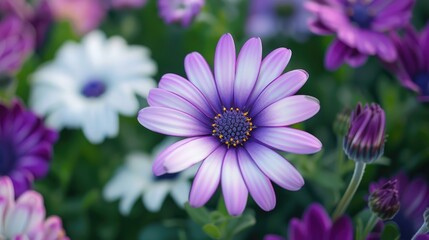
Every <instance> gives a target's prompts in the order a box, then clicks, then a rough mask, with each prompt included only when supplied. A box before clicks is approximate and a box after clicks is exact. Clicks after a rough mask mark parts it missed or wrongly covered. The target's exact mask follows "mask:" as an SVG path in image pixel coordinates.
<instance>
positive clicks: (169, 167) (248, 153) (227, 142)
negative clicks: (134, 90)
mask: <svg viewBox="0 0 429 240" xmlns="http://www.w3.org/2000/svg"><path fill="white" fill-rule="evenodd" d="M290 57H291V51H290V50H289V49H286V48H279V49H276V50H274V51H273V52H271V53H270V54H269V55H268V56H267V57H266V58H265V59H264V60H263V61H262V43H261V40H260V39H259V38H251V39H250V40H248V41H247V42H246V43H245V44H244V46H243V47H242V49H241V51H240V53H239V55H238V58H237V59H236V52H235V44H234V40H233V38H232V36H231V35H230V34H225V35H223V36H222V37H221V39H220V40H219V42H218V45H217V48H216V53H215V59H214V76H213V74H212V71H211V69H210V67H209V65H208V64H207V62H206V60H205V59H204V58H203V57H202V56H201V55H200V54H199V53H197V52H194V53H191V54H188V56H186V59H185V71H186V74H187V75H188V78H189V80H190V81H188V80H187V79H185V78H182V77H180V76H178V75H175V74H166V75H164V76H163V77H162V79H161V82H160V83H159V88H156V89H152V90H151V91H150V93H149V97H148V102H149V105H150V107H147V108H144V109H142V110H141V111H140V112H139V115H138V120H139V122H140V124H142V125H143V126H145V127H146V128H148V129H150V130H152V131H155V132H158V133H162V134H166V135H171V136H181V137H187V138H186V139H184V140H182V141H179V142H177V143H175V144H173V145H171V146H170V147H168V148H167V149H166V150H164V151H163V152H162V153H161V154H160V155H159V156H158V157H157V158H156V159H155V162H154V165H153V171H154V173H155V175H157V176H159V175H162V174H165V173H176V172H180V171H182V170H184V169H186V168H189V167H190V166H192V165H194V164H196V163H199V162H201V161H203V160H204V161H203V163H202V164H201V167H200V168H199V170H198V173H197V174H196V177H195V180H194V183H193V186H192V189H191V193H190V200H189V202H190V204H191V206H193V207H200V206H203V205H204V204H205V203H206V202H207V201H208V200H209V199H210V197H211V196H212V195H213V193H214V192H215V191H216V189H217V187H218V185H219V182H221V184H222V191H223V196H224V199H225V203H226V207H227V209H228V212H229V213H230V214H231V215H240V214H241V213H242V212H243V211H244V208H245V206H246V202H247V196H248V193H249V192H250V194H251V196H252V197H253V199H254V200H255V201H256V203H257V204H258V205H259V206H260V207H261V208H262V209H264V210H265V211H269V210H272V209H273V208H274V207H275V204H276V197H275V193H274V190H273V186H272V184H271V181H273V182H275V183H277V184H278V185H280V186H281V187H283V188H285V189H288V190H292V191H296V190H299V189H300V188H301V187H302V186H303V185H304V180H303V178H302V176H301V174H300V173H299V172H298V171H297V170H296V169H295V168H294V167H293V166H292V165H291V164H290V163H289V162H288V161H287V160H285V159H284V158H283V157H282V156H281V155H279V154H278V153H276V152H275V151H274V150H273V149H278V150H281V151H286V152H291V153H298V154H309V153H315V152H318V151H319V150H320V149H321V147H322V144H321V142H320V141H319V140H318V139H317V138H316V137H314V136H313V135H310V134H308V133H307V132H304V131H301V130H297V129H294V128H290V127H289V126H290V125H292V124H295V123H298V122H301V121H304V120H307V119H309V118H311V117H312V116H314V115H315V114H316V113H317V112H318V111H319V108H320V106H319V101H318V100H317V99H315V98H313V97H310V96H304V95H297V96H293V95H294V94H295V93H296V92H297V91H298V90H299V89H300V88H301V87H302V86H303V85H304V83H305V82H306V80H307V78H308V74H307V73H306V72H305V71H303V70H293V71H290V72H287V73H284V74H282V73H283V71H284V68H285V67H286V65H287V64H288V62H289V60H290ZM270 180H271V181H270Z"/></svg>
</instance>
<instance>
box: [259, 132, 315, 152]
mask: <svg viewBox="0 0 429 240" xmlns="http://www.w3.org/2000/svg"><path fill="white" fill-rule="evenodd" d="M253 137H254V138H255V139H257V140H258V141H260V142H262V143H263V144H265V145H268V146H270V147H273V148H276V149H278V150H281V151H285V152H290V153H297V154H311V153H316V152H318V151H320V149H321V148H322V143H321V142H320V141H319V139H317V138H316V137H314V136H313V135H311V134H309V133H307V132H304V131H301V130H298V129H293V128H288V127H273V128H267V127H261V128H258V129H257V131H255V132H254V133H253Z"/></svg>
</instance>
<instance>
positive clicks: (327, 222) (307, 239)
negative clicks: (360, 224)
mask: <svg viewBox="0 0 429 240" xmlns="http://www.w3.org/2000/svg"><path fill="white" fill-rule="evenodd" d="M313 239H341V240H352V239H353V225H352V221H351V220H350V218H348V217H346V216H343V217H340V218H338V219H337V220H336V221H335V222H334V223H332V220H331V219H330V217H329V215H328V214H327V213H326V210H325V209H324V208H323V207H322V206H320V205H319V204H311V205H310V207H309V208H308V209H307V211H306V212H305V213H304V216H303V217H302V220H301V219H297V218H294V219H292V220H291V221H290V223H289V240H313Z"/></svg>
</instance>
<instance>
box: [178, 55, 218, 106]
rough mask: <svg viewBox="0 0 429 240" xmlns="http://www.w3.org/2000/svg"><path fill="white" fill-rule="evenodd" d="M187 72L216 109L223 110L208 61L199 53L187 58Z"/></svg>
mask: <svg viewBox="0 0 429 240" xmlns="http://www.w3.org/2000/svg"><path fill="white" fill-rule="evenodd" d="M185 71H186V75H188V78H189V80H190V81H191V82H192V83H193V84H194V85H195V86H196V87H197V88H198V89H199V90H200V91H201V92H202V93H203V94H204V96H206V98H207V100H208V101H209V103H210V104H211V105H212V106H213V107H214V108H215V109H219V110H220V109H221V104H220V101H219V96H218V93H217V89H216V85H215V81H214V79H213V74H212V72H211V70H210V67H209V65H208V64H207V62H206V60H205V59H204V58H203V56H201V54H199V53H197V52H193V53H190V54H188V55H187V56H186V58H185Z"/></svg>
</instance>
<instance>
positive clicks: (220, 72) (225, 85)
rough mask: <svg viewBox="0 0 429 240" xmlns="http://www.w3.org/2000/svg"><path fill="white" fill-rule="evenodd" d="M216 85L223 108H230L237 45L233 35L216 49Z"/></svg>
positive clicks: (222, 39)
mask: <svg viewBox="0 0 429 240" xmlns="http://www.w3.org/2000/svg"><path fill="white" fill-rule="evenodd" d="M214 68H215V78H216V85H217V89H218V92H219V95H220V98H221V100H222V103H223V106H225V107H227V108H230V107H231V104H232V100H233V99H232V96H233V92H234V79H235V45H234V39H233V38H232V36H231V34H229V33H228V34H225V35H223V36H222V37H221V39H220V40H219V43H218V45H217V47H216V54H215V60H214Z"/></svg>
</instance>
